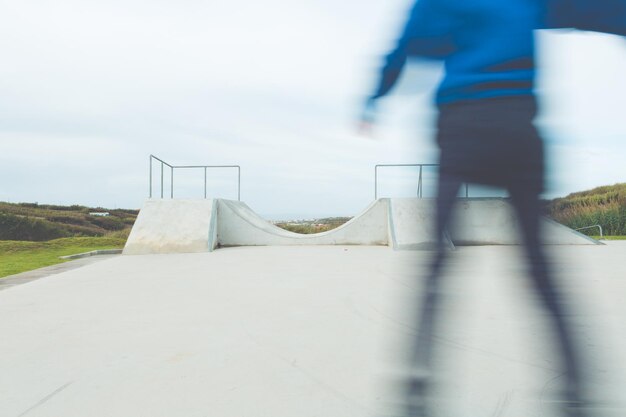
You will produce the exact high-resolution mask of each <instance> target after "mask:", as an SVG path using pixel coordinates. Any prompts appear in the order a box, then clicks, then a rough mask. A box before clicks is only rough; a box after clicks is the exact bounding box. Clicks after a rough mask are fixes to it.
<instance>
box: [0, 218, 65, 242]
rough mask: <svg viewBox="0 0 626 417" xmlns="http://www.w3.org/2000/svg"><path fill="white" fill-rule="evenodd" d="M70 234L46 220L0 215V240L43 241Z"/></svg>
mask: <svg viewBox="0 0 626 417" xmlns="http://www.w3.org/2000/svg"><path fill="white" fill-rule="evenodd" d="M67 236H70V234H69V233H68V232H67V231H66V230H64V229H63V228H61V227H60V226H58V225H56V224H54V223H51V222H49V221H47V220H42V219H32V218H30V217H21V216H14V215H11V214H2V213H0V240H31V241H44V240H51V239H57V238H60V237H67Z"/></svg>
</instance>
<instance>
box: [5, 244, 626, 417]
mask: <svg viewBox="0 0 626 417" xmlns="http://www.w3.org/2000/svg"><path fill="white" fill-rule="evenodd" d="M518 251H519V247H516V246H475V247H460V248H457V250H456V251H455V252H454V254H453V258H452V261H451V262H450V264H449V268H448V274H447V276H446V277H447V279H446V281H445V282H446V286H445V294H446V296H447V297H446V298H447V303H446V304H445V305H444V306H443V307H442V310H443V313H444V314H445V317H446V321H445V325H444V326H442V328H441V329H440V330H439V333H438V335H437V340H436V346H437V348H438V350H437V364H436V369H437V371H438V372H437V375H438V381H439V384H438V389H437V390H436V392H435V394H434V397H433V403H434V405H435V409H436V411H437V414H436V416H459V417H464V416H467V417H470V416H471V417H478V416H489V417H491V416H499V417H503V416H510V417H552V416H554V417H556V416H558V415H559V414H558V413H557V404H555V402H554V399H555V397H554V393H556V392H557V391H558V389H559V386H558V383H559V381H560V373H559V368H558V361H557V358H556V357H555V355H554V354H553V352H552V346H551V344H550V333H549V331H548V330H546V328H545V326H546V323H545V321H544V318H545V317H544V316H543V314H542V311H541V310H540V309H539V308H538V307H537V304H536V303H535V300H534V298H533V293H532V291H531V290H530V286H529V285H528V281H527V280H526V277H525V275H524V266H523V263H522V262H521V259H520V257H519V252H518ZM549 251H550V252H551V254H552V255H553V263H554V265H553V267H554V268H555V270H556V271H557V272H558V276H559V279H560V281H559V282H560V287H561V288H562V290H563V293H564V294H565V295H567V297H568V299H570V300H571V304H572V305H573V306H575V309H573V310H572V311H573V312H574V313H575V315H574V316H573V320H574V322H575V324H576V330H577V336H578V339H579V341H580V343H581V345H582V346H584V353H585V356H586V358H587V359H588V360H587V368H588V372H587V378H586V380H587V382H588V383H589V386H590V389H591V394H592V398H593V399H594V400H595V406H596V410H594V413H593V415H594V416H598V417H601V416H616V417H617V416H620V417H621V416H623V415H624V411H625V410H626V408H624V404H625V402H624V399H623V392H624V388H625V387H626V361H625V360H624V359H626V358H625V356H626V355H625V352H626V350H625V349H626V334H625V331H624V329H626V325H625V324H624V323H625V322H626V303H625V302H624V300H625V299H626V263H625V262H624V261H623V259H624V254H625V253H626V242H608V244H607V245H606V246H551V247H549ZM428 256H429V252H426V251H394V250H392V249H390V248H388V247H382V246H289V247H282V246H273V247H233V248H226V249H219V250H216V251H214V252H210V253H194V254H169V255H137V256H130V255H128V256H127V255H120V256H114V257H110V258H108V259H105V260H101V261H99V262H95V263H90V264H88V265H85V266H82V267H81V268H78V269H72V270H66V271H62V272H61V273H58V274H55V275H50V276H48V277H43V278H40V279H37V280H33V281H30V282H27V283H24V284H21V285H14V286H11V287H9V288H6V289H4V290H2V291H0V335H1V339H0V340H1V342H0V370H1V372H0V416H6V417H18V416H19V417H21V416H27V417H43V416H48V417H59V416H63V417H84V416H90V417H99V416H110V417H120V416H122V417H123V416H132V417H139V416H146V417H157V416H163V417H172V416H185V417H196V416H197V417H257V416H258V417H294V416H298V417H313V416H319V417H351V416H354V417H356V416H359V417H360V416H386V415H393V414H392V412H393V410H394V404H395V402H396V399H395V391H396V390H395V389H394V386H395V383H396V382H397V381H399V380H400V379H401V375H402V372H403V361H402V358H403V349H402V346H405V344H406V341H407V340H408V339H410V338H411V337H412V336H414V334H415V323H414V318H413V314H412V312H413V310H414V307H415V306H414V302H415V301H416V300H417V299H418V298H417V294H419V292H420V290H421V289H420V279H421V278H420V271H422V269H423V268H424V266H425V263H426V261H427V259H428Z"/></svg>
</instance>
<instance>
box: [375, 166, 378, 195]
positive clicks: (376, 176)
mask: <svg viewBox="0 0 626 417" xmlns="http://www.w3.org/2000/svg"><path fill="white" fill-rule="evenodd" d="M377 199H378V165H376V166H375V167H374V200H377Z"/></svg>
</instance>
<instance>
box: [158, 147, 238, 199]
mask: <svg viewBox="0 0 626 417" xmlns="http://www.w3.org/2000/svg"><path fill="white" fill-rule="evenodd" d="M153 159H156V160H157V161H159V162H160V163H161V198H163V184H164V181H163V171H164V167H165V166H166V165H167V166H168V167H169V168H170V198H174V170H175V169H190V168H191V169H198V168H200V169H204V198H207V192H206V191H207V175H206V174H207V169H209V168H236V169H237V200H239V201H241V167H240V166H239V165H171V164H168V163H167V162H165V161H164V160H162V159H161V158H158V157H156V156H154V155H152V154H151V155H150V159H149V164H150V174H149V177H150V184H149V187H150V190H149V194H148V195H149V197H150V198H152V160H153Z"/></svg>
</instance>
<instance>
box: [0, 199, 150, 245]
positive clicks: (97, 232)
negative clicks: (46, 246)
mask: <svg viewBox="0 0 626 417" xmlns="http://www.w3.org/2000/svg"><path fill="white" fill-rule="evenodd" d="M98 212H99V213H102V212H107V213H109V214H108V215H107V216H94V215H91V214H90V213H98ZM137 213H138V211H137V210H125V209H115V210H109V209H104V208H102V207H85V206H78V205H73V206H56V205H47V204H37V203H18V204H14V203H5V202H0V240H21V241H35V242H40V241H47V240H52V239H58V238H64V237H84V236H110V235H111V234H115V235H117V236H124V235H128V232H129V231H130V228H131V227H132V225H133V223H134V222H135V219H136V218H137Z"/></svg>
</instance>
